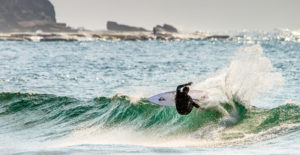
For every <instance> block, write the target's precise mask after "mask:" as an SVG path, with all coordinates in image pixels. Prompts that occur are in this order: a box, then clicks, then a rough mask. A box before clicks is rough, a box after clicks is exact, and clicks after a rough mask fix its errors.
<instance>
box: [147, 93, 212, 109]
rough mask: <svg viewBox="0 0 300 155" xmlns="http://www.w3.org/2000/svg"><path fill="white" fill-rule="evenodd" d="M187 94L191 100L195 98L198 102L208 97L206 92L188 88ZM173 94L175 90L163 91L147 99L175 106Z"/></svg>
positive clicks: (159, 103) (155, 102)
mask: <svg viewBox="0 0 300 155" xmlns="http://www.w3.org/2000/svg"><path fill="white" fill-rule="evenodd" d="M188 94H189V95H190V96H191V97H192V99H193V100H196V101H198V102H201V101H205V100H207V99H208V95H207V92H205V91H202V90H190V91H189V93H188ZM175 95H176V91H171V92H165V93H161V94H157V95H154V96H152V97H150V98H148V100H149V101H150V102H152V103H154V104H158V105H163V106H175Z"/></svg>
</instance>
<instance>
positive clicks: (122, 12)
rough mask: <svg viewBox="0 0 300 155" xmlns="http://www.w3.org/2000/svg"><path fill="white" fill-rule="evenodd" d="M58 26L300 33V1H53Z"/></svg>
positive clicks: (102, 28)
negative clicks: (165, 26) (116, 25)
mask: <svg viewBox="0 0 300 155" xmlns="http://www.w3.org/2000/svg"><path fill="white" fill-rule="evenodd" d="M50 1H51V2H52V3H53V5H54V7H55V10H56V18H57V21H58V22H65V23H67V24H68V25H69V26H72V27H76V28H77V27H85V28H87V29H91V30H104V29H106V22H107V21H109V20H110V21H116V22H118V23H121V24H128V25H132V26H139V27H144V28H146V29H149V30H152V28H153V27H154V26H156V25H161V24H164V23H168V24H171V25H174V26H175V27H177V28H178V29H179V30H180V31H232V30H233V31H234V30H244V29H247V30H272V29H275V28H282V29H292V30H299V29H300V9H299V8H300V0H50Z"/></svg>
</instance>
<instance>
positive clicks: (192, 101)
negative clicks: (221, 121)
mask: <svg viewBox="0 0 300 155" xmlns="http://www.w3.org/2000/svg"><path fill="white" fill-rule="evenodd" d="M189 100H190V102H191V103H192V105H193V106H194V107H196V108H200V106H199V105H198V104H197V103H195V102H194V100H193V99H192V98H191V97H189Z"/></svg>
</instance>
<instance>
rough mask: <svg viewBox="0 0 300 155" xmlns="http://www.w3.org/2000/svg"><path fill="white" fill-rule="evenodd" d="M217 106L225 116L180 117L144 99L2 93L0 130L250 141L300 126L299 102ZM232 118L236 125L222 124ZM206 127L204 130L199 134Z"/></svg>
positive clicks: (45, 134) (46, 134)
mask: <svg viewBox="0 0 300 155" xmlns="http://www.w3.org/2000/svg"><path fill="white" fill-rule="evenodd" d="M221 105H222V106H223V107H224V108H225V109H226V110H227V111H228V112H229V113H230V114H231V116H230V117H223V116H222V114H221V113H220V112H219V111H218V110H217V109H208V110H198V109H194V110H193V111H192V112H191V113H190V114H189V115H179V114H178V113H177V111H176V109H175V108H174V107H165V106H159V105H154V104H152V103H150V102H148V101H147V100H145V99H141V100H140V101H139V102H138V103H131V102H130V100H129V99H128V97H126V96H114V97H112V98H107V97H99V98H94V99H93V100H90V101H80V100H77V99H74V98H69V97H57V96H54V95H43V94H21V93H1V94H0V121H1V120H2V121H3V122H2V123H1V124H2V125H1V126H0V129H1V131H2V130H6V131H10V132H16V130H18V131H20V130H36V129H38V131H39V132H38V134H37V135H36V137H45V139H46V138H57V137H63V136H66V135H69V134H70V133H72V131H74V130H76V129H78V128H83V127H84V128H92V127H96V128H99V129H114V128H124V129H125V128H130V129H131V130H133V131H139V132H141V131H142V132H143V131H144V132H145V133H146V132H147V133H152V134H153V136H157V137H172V136H178V135H192V136H194V137H195V138H198V139H205V138H207V135H209V134H212V132H215V133H217V137H218V139H221V140H222V141H223V142H224V141H225V142H226V141H237V140H246V141H250V140H249V139H250V138H251V137H250V138H249V135H252V138H253V135H254V136H255V137H256V139H264V138H268V137H270V135H271V136H274V135H281V134H284V133H288V132H291V131H295V130H298V129H299V127H298V123H299V122H300V108H299V106H297V105H289V104H286V105H282V106H280V107H277V108H274V109H270V110H267V109H259V108H256V107H252V108H251V109H246V108H245V107H244V106H242V105H241V104H239V103H238V102H234V106H231V105H230V104H227V103H223V104H221ZM232 119H234V120H235V121H234V123H232V122H231V123H228V124H227V125H225V126H224V124H222V122H224V120H225V121H227V122H228V120H232ZM229 122H230V121H229ZM208 128H209V131H208V132H203V131H207V129H208ZM220 129H221V130H220ZM149 131H150V132H149ZM205 134H207V135H205ZM265 135H268V136H265Z"/></svg>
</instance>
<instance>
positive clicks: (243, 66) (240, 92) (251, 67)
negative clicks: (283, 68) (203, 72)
mask: <svg viewBox="0 0 300 155" xmlns="http://www.w3.org/2000/svg"><path fill="white" fill-rule="evenodd" d="M283 83H284V79H283V77H282V75H281V73H280V72H276V71H275V69H274V68H273V66H272V64H271V62H270V60H269V59H268V58H267V57H265V56H264V55H263V49H262V48H261V46H260V45H254V46H250V47H245V48H241V49H239V50H238V52H237V53H236V54H235V56H234V57H233V58H232V61H231V62H230V65H229V66H228V67H227V68H224V69H222V70H220V71H219V72H217V73H216V75H215V76H213V77H211V78H208V79H207V80H205V81H203V82H201V83H198V84H196V85H195V86H194V88H193V89H200V90H205V91H207V92H208V94H209V99H210V103H211V104H212V105H210V106H213V105H214V106H217V105H218V103H221V102H230V101H231V100H232V99H235V100H238V101H240V103H242V104H244V105H245V106H246V107H249V106H250V105H251V102H252V101H253V100H254V99H256V98H257V97H259V95H261V94H263V93H265V92H267V91H269V90H271V89H273V88H275V87H276V86H280V85H282V84H283Z"/></svg>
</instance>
